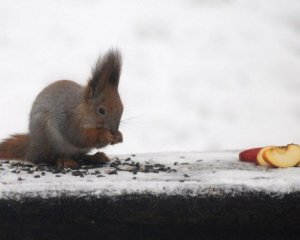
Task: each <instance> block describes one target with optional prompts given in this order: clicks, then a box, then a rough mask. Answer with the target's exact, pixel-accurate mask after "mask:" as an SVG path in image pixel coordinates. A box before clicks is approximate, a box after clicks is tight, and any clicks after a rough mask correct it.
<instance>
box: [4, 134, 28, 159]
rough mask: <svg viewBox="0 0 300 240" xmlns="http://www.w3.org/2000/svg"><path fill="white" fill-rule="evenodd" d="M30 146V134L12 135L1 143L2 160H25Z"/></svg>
mask: <svg viewBox="0 0 300 240" xmlns="http://www.w3.org/2000/svg"><path fill="white" fill-rule="evenodd" d="M28 144H29V136H28V134H16V135H12V136H11V137H10V138H8V139H5V140H4V141H3V142H1V143H0V159H17V160H24V159H25V156H26V150H27V147H28Z"/></svg>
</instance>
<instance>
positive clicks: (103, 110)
mask: <svg viewBox="0 0 300 240" xmlns="http://www.w3.org/2000/svg"><path fill="white" fill-rule="evenodd" d="M98 111H99V113H100V114H101V115H105V114H106V109H105V107H103V106H101V107H99V108H98Z"/></svg>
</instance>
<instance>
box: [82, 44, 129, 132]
mask: <svg viewBox="0 0 300 240" xmlns="http://www.w3.org/2000/svg"><path fill="white" fill-rule="evenodd" d="M121 65H122V61H121V54H120V53H119V51H117V50H110V51H108V52H107V53H106V54H105V55H104V56H103V57H99V59H98V61H97V62H96V64H95V67H94V69H93V71H92V75H91V77H90V79H89V81H88V85H87V86H86V88H85V90H84V91H85V93H84V116H83V118H84V127H86V128H105V129H107V130H109V131H111V132H116V131H117V130H118V129H119V125H120V121H121V117H122V113H123V104H122V102H121V98H120V95H119V92H118V86H119V79H120V74H121Z"/></svg>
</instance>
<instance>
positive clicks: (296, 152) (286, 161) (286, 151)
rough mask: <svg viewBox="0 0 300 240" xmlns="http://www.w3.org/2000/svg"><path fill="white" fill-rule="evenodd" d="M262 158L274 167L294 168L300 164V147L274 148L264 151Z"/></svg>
mask: <svg viewBox="0 0 300 240" xmlns="http://www.w3.org/2000/svg"><path fill="white" fill-rule="evenodd" d="M262 157H263V159H264V160H265V161H266V162H267V163H268V164H270V165H271V166H273V167H278V168H287V167H294V166H296V165H298V164H299V163H300V146H299V145H296V144H289V145H287V146H285V147H273V148H270V149H268V150H266V151H264V152H263V154H262Z"/></svg>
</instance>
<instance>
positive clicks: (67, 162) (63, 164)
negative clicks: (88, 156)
mask: <svg viewBox="0 0 300 240" xmlns="http://www.w3.org/2000/svg"><path fill="white" fill-rule="evenodd" d="M56 165H57V166H58V167H60V168H79V165H78V163H77V162H76V161H75V160H73V159H71V158H59V159H57V161H56Z"/></svg>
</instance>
